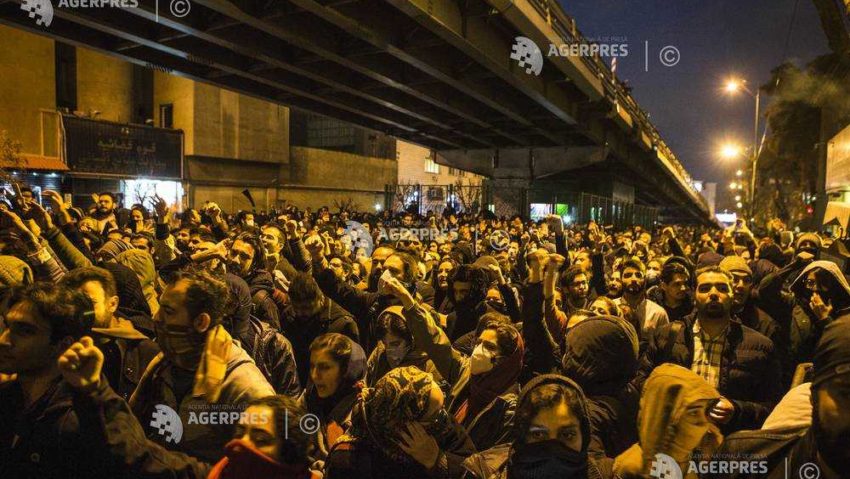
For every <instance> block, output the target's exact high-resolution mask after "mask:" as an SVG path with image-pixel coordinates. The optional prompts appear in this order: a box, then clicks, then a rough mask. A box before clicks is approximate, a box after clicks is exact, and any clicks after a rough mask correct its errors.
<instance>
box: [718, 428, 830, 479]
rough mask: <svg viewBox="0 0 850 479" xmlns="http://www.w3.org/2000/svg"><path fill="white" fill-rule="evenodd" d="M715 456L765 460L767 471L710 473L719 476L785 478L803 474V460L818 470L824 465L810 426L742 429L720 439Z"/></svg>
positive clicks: (724, 477) (736, 478) (766, 478)
mask: <svg viewBox="0 0 850 479" xmlns="http://www.w3.org/2000/svg"><path fill="white" fill-rule="evenodd" d="M717 457H718V458H719V459H720V460H722V459H723V458H726V457H740V458H752V459H753V460H762V461H766V462H767V471H763V470H762V469H761V468H759V469H756V470H755V471H754V472H751V473H748V474H744V473H741V472H737V473H731V474H729V473H727V474H723V475H722V476H721V475H717V476H709V477H717V478H718V479H719V478H721V477H722V478H723V479H745V478H747V479H748V478H752V479H785V478H786V477H802V473H801V472H800V470H801V468H802V467H803V466H805V465H806V464H813V465H815V466H817V467H818V470H819V471H820V470H823V468H824V466H823V465H821V460H820V459H819V458H818V454H817V446H816V443H815V438H814V435H813V433H812V430H811V429H802V430H801V429H798V428H790V429H773V430H758V431H741V432H738V433H735V434H732V435H731V436H728V437H726V438H725V439H724V440H723V445H722V446H721V447H720V450H719V451H717ZM786 459H787V462H786ZM809 467H811V466H809ZM811 477H817V476H811Z"/></svg>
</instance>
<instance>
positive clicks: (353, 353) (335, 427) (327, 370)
mask: <svg viewBox="0 0 850 479" xmlns="http://www.w3.org/2000/svg"><path fill="white" fill-rule="evenodd" d="M365 373H366V353H364V352H363V348H361V347H360V345H359V344H357V343H355V342H354V341H352V340H351V339H349V338H348V337H347V336H343V335H342V334H338V333H327V334H323V335H321V336H319V337H318V338H316V339H315V340H313V343H312V344H310V383H309V385H308V386H307V389H306V390H305V391H304V393H303V394H302V396H301V402H302V403H303V404H304V406H305V409H307V412H308V413H310V414H313V415H315V416H316V417H318V418H319V424H320V429H319V431H318V432H319V437H318V440H317V442H318V446H319V453H318V454H317V455H318V456H321V457H324V455H325V454H327V451H328V450H329V449H330V447H331V446H332V445H333V444H334V443H335V442H336V440H337V439H338V438H339V437H340V436H342V434H343V433H344V432H345V429H346V428H347V424H348V422H349V416H350V415H351V410H352V408H353V407H354V404H355V402H356V400H357V396H358V394H359V392H360V386H361V385H360V384H358V383H359V382H361V381H362V380H363V378H364V375H365Z"/></svg>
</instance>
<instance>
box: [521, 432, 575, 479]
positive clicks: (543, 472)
mask: <svg viewBox="0 0 850 479" xmlns="http://www.w3.org/2000/svg"><path fill="white" fill-rule="evenodd" d="M508 477H509V478H510V479H579V478H582V479H583V478H586V477H587V455H586V454H582V453H580V452H578V451H574V450H572V449H570V448H568V447H567V446H565V445H564V443H562V442H561V441H558V440H557V439H550V440H548V441H542V442H535V443H533V444H525V445H522V446H518V447H517V448H516V449H515V450H514V453H513V455H512V456H511V459H510V463H509V465H508Z"/></svg>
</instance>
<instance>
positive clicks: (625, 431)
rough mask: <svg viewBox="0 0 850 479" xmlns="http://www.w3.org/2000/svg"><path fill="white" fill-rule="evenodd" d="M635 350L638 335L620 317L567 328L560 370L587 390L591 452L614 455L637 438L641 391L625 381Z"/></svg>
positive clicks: (633, 370) (635, 359)
mask: <svg viewBox="0 0 850 479" xmlns="http://www.w3.org/2000/svg"><path fill="white" fill-rule="evenodd" d="M638 348H639V341H638V337H637V333H636V332H635V331H634V328H633V327H632V325H631V324H629V323H627V322H626V321H625V320H623V319H620V318H615V317H609V316H598V317H591V318H588V319H586V320H585V321H582V322H581V323H579V324H577V325H576V326H574V327H573V328H571V329H570V330H569V331H568V332H567V335H566V337H565V348H564V351H565V354H564V359H563V363H562V368H561V370H562V372H563V374H564V375H565V376H567V377H569V378H571V379H573V380H574V381H575V382H576V383H578V384H579V385H580V386H581V387H582V389H583V390H584V392H585V394H587V398H588V410H589V414H590V415H589V419H590V424H591V430H592V436H593V441H592V443H591V446H590V450H591V453H592V454H600V455H604V456H608V457H615V456H616V455H617V454H620V453H621V452H623V451H625V450H626V449H627V448H628V447H629V446H631V445H632V444H633V443H634V442H635V441H636V440H637V430H636V429H635V426H634V425H635V420H636V419H637V412H638V411H637V404H638V400H639V399H640V391H639V390H637V389H636V388H634V387H633V386H632V385H631V384H630V382H631V381H632V380H633V379H634V377H635V374H636V372H637V366H638ZM612 365H616V367H612Z"/></svg>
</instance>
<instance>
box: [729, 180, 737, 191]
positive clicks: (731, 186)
mask: <svg viewBox="0 0 850 479" xmlns="http://www.w3.org/2000/svg"><path fill="white" fill-rule="evenodd" d="M737 187H738V183H735V182H734V181H733V182H732V183H729V189H730V190H734V189H735V188H737Z"/></svg>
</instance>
